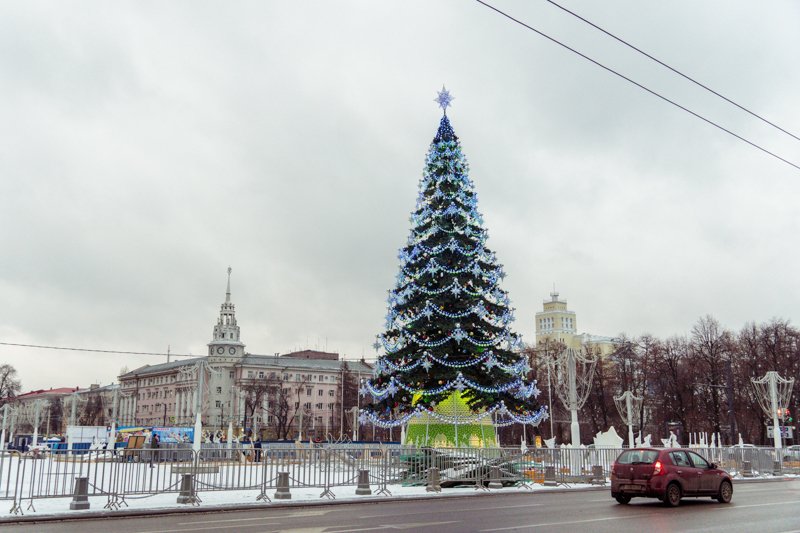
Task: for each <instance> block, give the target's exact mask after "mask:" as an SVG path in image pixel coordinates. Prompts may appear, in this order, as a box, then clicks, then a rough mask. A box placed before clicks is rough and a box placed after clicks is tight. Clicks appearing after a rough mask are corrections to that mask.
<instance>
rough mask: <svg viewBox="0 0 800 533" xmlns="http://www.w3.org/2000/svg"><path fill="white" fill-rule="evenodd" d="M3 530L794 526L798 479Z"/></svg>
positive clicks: (797, 527) (799, 517)
mask: <svg viewBox="0 0 800 533" xmlns="http://www.w3.org/2000/svg"><path fill="white" fill-rule="evenodd" d="M2 530H3V533H6V532H11V531H13V532H21V533H27V532H37V533H39V532H42V533H46V532H51V531H52V532H59V533H65V532H79V533H84V532H91V531H104V532H108V531H113V532H114V533H155V532H159V533H173V532H174V533H177V532H183V531H204V532H211V533H214V532H228V531H236V532H241V533H251V532H252V533H266V532H270V531H288V532H296V533H300V532H306V533H311V532H330V533H345V532H350V531H352V532H362V531H363V532H369V531H414V532H418V531H419V532H424V531H430V532H438V533H441V532H449V531H457V532H467V531H475V532H478V531H480V532H487V533H488V532H512V531H533V532H541V533H546V532H559V533H565V532H573V531H591V532H592V533H603V532H620V531H631V532H634V531H635V532H641V531H647V532H655V533H660V532H664V533H678V532H681V533H699V532H724V533H738V532H741V533H753V532H755V533H789V532H793V533H800V481H780V482H770V483H747V484H745V483H741V484H736V485H735V486H734V495H733V502H732V503H730V504H728V505H724V504H720V503H717V502H716V501H713V500H710V499H708V498H704V499H686V500H683V501H682V502H681V505H680V507H678V508H675V509H669V508H666V507H663V506H661V505H660V503H659V502H658V501H656V500H646V499H638V500H633V501H632V502H631V504H630V505H619V504H617V503H616V502H615V501H613V500H612V499H611V496H610V493H609V492H608V491H587V492H565V493H541V492H539V493H527V494H519V493H515V494H501V495H485V496H481V497H466V498H446V499H442V498H435V499H428V500H415V501H397V500H384V501H381V502H379V503H359V504H352V505H351V504H347V505H325V506H305V507H294V508H269V507H268V506H267V507H265V508H263V509H259V510H247V511H224V512H222V511H217V512H208V513H205V512H204V513H197V512H195V513H185V514H178V515H167V516H155V517H129V518H113V519H108V518H106V519H92V520H79V521H60V522H40V523H33V524H22V525H9V524H4V525H3V526H2Z"/></svg>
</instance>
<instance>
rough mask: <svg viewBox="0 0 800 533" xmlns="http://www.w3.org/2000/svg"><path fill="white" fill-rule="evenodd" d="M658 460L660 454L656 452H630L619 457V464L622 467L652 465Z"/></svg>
mask: <svg viewBox="0 0 800 533" xmlns="http://www.w3.org/2000/svg"><path fill="white" fill-rule="evenodd" d="M656 459H658V452H657V451H655V450H628V451H626V452H622V455H620V456H619V457H617V463H618V464H621V465H640V464H646V465H650V464H653V463H655V462H656Z"/></svg>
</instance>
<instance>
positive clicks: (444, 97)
mask: <svg viewBox="0 0 800 533" xmlns="http://www.w3.org/2000/svg"><path fill="white" fill-rule="evenodd" d="M453 100H455V98H454V97H453V96H452V95H451V94H450V91H448V90H447V89H445V88H444V85H442V90H441V91H439V92H438V93H437V96H436V98H435V99H434V100H433V101H434V102H438V103H439V107H441V108H442V110H443V111H444V114H445V115H446V114H447V108H448V107H449V106H450V102H452V101H453Z"/></svg>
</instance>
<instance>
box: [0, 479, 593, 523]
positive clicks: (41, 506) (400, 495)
mask: <svg viewBox="0 0 800 533" xmlns="http://www.w3.org/2000/svg"><path fill="white" fill-rule="evenodd" d="M608 487H609V486H608V485H605V486H598V485H589V484H585V483H581V484H571V485H570V486H569V487H565V486H558V487H544V486H541V485H533V486H530V488H520V487H508V488H503V489H493V490H480V489H475V487H458V488H447V489H442V492H438V493H431V492H426V491H425V487H424V486H414V487H404V486H401V485H389V486H388V487H387V488H388V489H389V491H390V492H391V496H375V495H372V496H357V495H356V493H355V491H356V487H339V490H337V491H336V494H335V495H336V498H335V499H328V498H320V493H321V492H322V491H321V490H320V489H318V488H292V489H291V495H292V499H291V500H275V499H274V498H273V499H272V502H259V501H256V498H257V497H258V494H259V492H258V491H253V490H246V491H245V490H240V491H219V492H199V493H198V496H199V498H200V500H201V503H200V504H199V505H198V506H192V505H185V504H178V503H176V499H177V497H178V495H177V494H176V493H174V492H172V493H166V494H164V493H162V494H156V495H153V496H143V497H142V496H137V497H127V498H126V499H125V502H126V503H127V506H125V505H123V506H122V508H121V509H118V510H113V511H112V510H108V509H104V508H103V507H104V506H105V505H106V503H108V498H107V497H106V496H90V497H89V503H90V508H89V509H87V510H80V511H72V510H70V508H69V504H70V502H71V501H72V498H47V499H39V500H34V501H33V507H32V508H30V509H29V504H30V500H23V502H22V511H23V512H24V515H14V514H11V513H10V511H9V508H10V505H11V502H10V501H5V502H0V503H3V504H8V506H4V507H2V508H0V524H3V523H7V522H22V521H26V522H27V521H41V520H64V519H69V518H88V517H109V518H110V517H115V516H119V517H122V516H130V515H141V514H161V513H174V512H192V511H212V510H217V509H226V510H238V509H259V508H270V507H273V508H282V507H298V506H308V505H335V504H345V503H354V502H360V503H362V502H378V501H388V500H408V499H422V498H449V497H471V496H474V497H480V496H493V495H501V494H512V493H514V494H525V493H529V494H534V493H538V492H564V491H573V490H608ZM372 490H373V493H374V492H375V487H372ZM273 495H274V491H273V492H270V493H268V496H269V497H270V498H272V497H273Z"/></svg>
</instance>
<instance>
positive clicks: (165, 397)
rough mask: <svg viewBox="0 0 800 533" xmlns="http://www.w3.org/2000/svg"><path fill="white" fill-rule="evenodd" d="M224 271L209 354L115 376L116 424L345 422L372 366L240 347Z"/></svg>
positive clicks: (313, 430)
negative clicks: (221, 298)
mask: <svg viewBox="0 0 800 533" xmlns="http://www.w3.org/2000/svg"><path fill="white" fill-rule="evenodd" d="M230 287H231V286H230V269H228V286H227V291H226V293H225V302H224V303H223V304H222V306H221V309H220V316H219V318H218V320H217V323H216V324H215V325H214V328H213V334H212V339H211V342H209V343H208V355H206V356H203V357H196V358H192V359H183V360H179V361H172V362H168V363H162V364H157V365H146V366H143V367H140V368H137V369H135V370H132V371H130V372H127V373H125V374H123V375H121V376H119V382H120V397H119V415H118V420H119V424H120V425H131V426H133V425H143V426H157V425H158V426H160V425H178V426H187V425H192V424H193V423H194V421H195V417H196V414H197V413H198V412H199V413H200V418H201V421H202V423H203V425H204V426H205V427H206V428H211V429H212V430H224V429H226V428H227V427H228V426H229V424H233V425H234V427H237V428H249V429H250V430H251V431H253V432H254V433H258V434H259V435H261V436H262V437H269V438H295V437H296V436H298V434H300V433H301V428H302V435H303V436H304V437H306V436H312V437H313V436H316V437H323V436H324V435H325V434H327V433H331V432H332V431H334V432H337V433H335V436H337V437H338V433H341V432H342V428H343V427H344V426H347V425H349V424H350V423H352V416H351V414H350V412H349V409H351V408H352V407H353V406H356V405H357V403H358V401H359V400H358V392H357V388H358V381H359V378H360V377H361V376H364V377H366V376H367V375H368V374H370V373H371V372H372V368H371V367H370V366H369V365H367V364H366V363H365V362H363V361H342V360H340V359H339V355H338V354H335V353H326V352H318V351H312V350H306V351H301V352H295V353H290V354H285V355H278V354H274V355H256V354H251V353H247V352H246V351H245V345H244V344H243V343H242V342H241V336H240V334H241V332H240V328H239V325H238V324H237V321H236V311H235V307H234V304H233V303H231V288H230Z"/></svg>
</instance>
